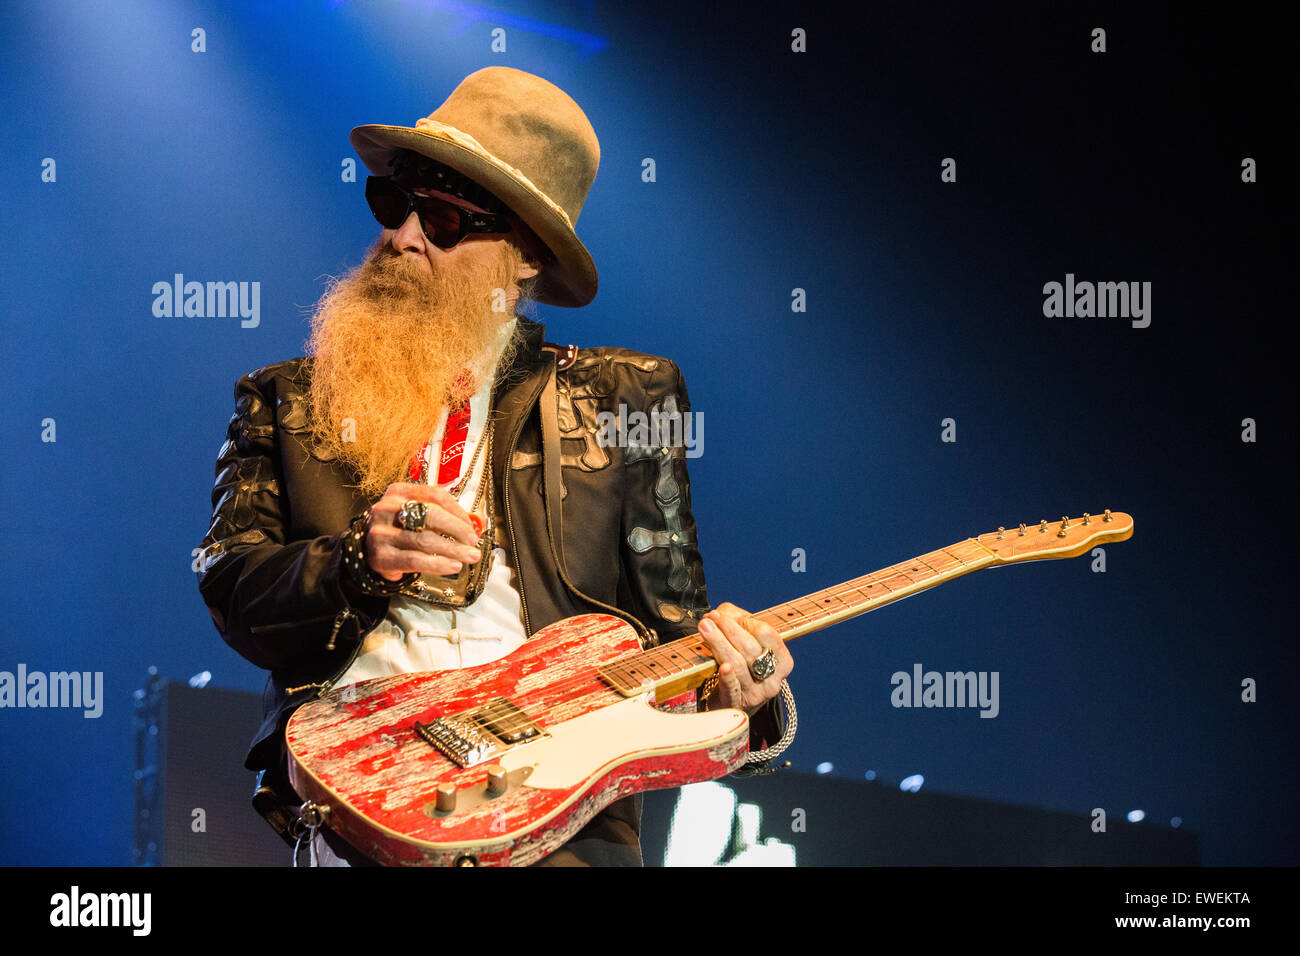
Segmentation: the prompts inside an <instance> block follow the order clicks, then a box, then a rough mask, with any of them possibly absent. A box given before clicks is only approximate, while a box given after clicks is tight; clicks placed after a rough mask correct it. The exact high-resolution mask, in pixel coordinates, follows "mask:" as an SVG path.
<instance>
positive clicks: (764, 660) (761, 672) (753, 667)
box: [749, 647, 776, 680]
mask: <svg viewBox="0 0 1300 956" xmlns="http://www.w3.org/2000/svg"><path fill="white" fill-rule="evenodd" d="M749 672H750V673H751V674H753V675H754V680H767V679H768V678H769V677H771V676H772V675H773V674H775V673H776V655H775V654H773V653H772V648H770V647H769V648H768V649H767V650H765V651H764V652H763V653H762V654H759V655H758V656H757V657H756V658H754V660H753V662H752V663H751V664H750V665H749Z"/></svg>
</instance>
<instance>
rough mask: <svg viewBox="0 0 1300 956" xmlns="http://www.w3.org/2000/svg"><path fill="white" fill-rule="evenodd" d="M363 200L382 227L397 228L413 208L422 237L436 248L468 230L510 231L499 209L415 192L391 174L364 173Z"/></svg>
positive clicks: (453, 242)
mask: <svg viewBox="0 0 1300 956" xmlns="http://www.w3.org/2000/svg"><path fill="white" fill-rule="evenodd" d="M366 202H368V203H370V211H371V212H373V213H374V214H375V219H377V220H379V224H380V225H381V226H383V227H384V228H385V229H397V228H399V227H400V226H401V225H402V223H404V222H406V218H407V217H408V216H409V215H410V214H411V211H412V210H414V211H415V212H417V213H418V214H419V216H420V228H421V229H423V230H424V235H425V237H426V238H427V239H428V240H429V241H430V242H432V243H433V244H434V245H435V246H437V247H438V248H439V249H450V248H451V247H452V246H454V245H456V243H458V242H460V241H461V240H462V239H464V238H465V237H466V236H468V235H470V234H472V233H504V232H509V231H510V220H509V219H507V218H506V217H505V215H504V214H502V213H487V212H471V211H470V210H468V209H465V208H463V207H461V206H457V205H456V204H455V203H450V202H447V201H446V200H444V199H436V198H434V197H433V196H417V195H415V194H414V193H412V192H408V191H407V190H406V189H403V188H402V187H401V186H399V185H397V183H395V182H393V179H392V177H391V176H367V177H366Z"/></svg>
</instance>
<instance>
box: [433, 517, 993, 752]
mask: <svg viewBox="0 0 1300 956" xmlns="http://www.w3.org/2000/svg"><path fill="white" fill-rule="evenodd" d="M965 544H967V542H960V543H959V544H958V545H952V546H950V547H960V546H962V545H965ZM940 555H946V556H947V557H949V558H951V559H953V560H956V561H957V562H958V565H954V566H951V567H946V568H944V569H943V570H939V569H937V568H933V567H930V565H929V564H928V563H927V562H926V561H925V560H924V558H927V557H932V556H940ZM978 557H983V555H979V556H978ZM917 563H920V564H922V565H924V566H925V567H926V570H927V571H929V572H931V573H932V575H933V576H941V575H943V574H946V573H948V572H949V571H952V570H954V569H955V568H956V567H959V566H960V567H966V566H967V565H968V564H971V563H974V562H973V561H969V562H968V561H962V560H961V558H959V557H957V556H956V555H953V554H951V553H950V552H949V550H948V549H947V548H940V549H939V550H938V551H932V552H928V553H927V554H925V555H922V556H920V557H918V558H913V559H912V560H911V561H904V562H900V563H899V564H897V565H892V566H890V567H887V568H882V569H880V570H879V571H874V572H872V573H870V574H867V575H862V576H861V577H858V578H853V579H851V580H850V581H846V582H842V583H841V584H838V585H833V586H832V587H829V588H825V589H823V590H821V591H815V592H813V593H812V594H808V595H805V596H803V597H800V598H795V599H794V600H793V601H789V602H786V603H785V604H778V605H775V606H774V607H772V608H769V609H767V610H765V611H760V612H758V613H757V614H755V615H753V616H754V617H758V618H762V617H764V616H771V615H777V614H778V613H779V612H780V610H781V609H783V608H789V609H790V610H791V611H793V612H794V613H795V614H798V615H799V617H800V618H801V619H803V621H807V622H811V623H813V624H817V623H820V621H821V620H822V619H824V618H825V617H827V616H829V615H828V614H825V613H818V612H822V611H823V610H824V608H823V605H822V604H821V601H823V600H829V599H832V598H834V599H836V600H839V601H840V602H841V604H843V605H844V606H845V607H847V608H849V609H850V610H857V609H867V605H869V604H870V603H871V602H873V601H875V600H877V599H879V598H881V597H884V596H885V594H892V593H894V591H893V590H891V589H889V587H888V585H887V584H884V580H885V579H887V578H889V577H893V576H895V575H897V574H902V576H903V577H904V578H907V579H908V580H909V581H910V582H911V583H912V584H923V583H925V582H926V581H927V580H929V577H928V576H926V575H924V573H923V574H922V577H921V578H920V579H919V580H913V579H912V578H910V577H909V576H908V575H907V573H906V572H907V571H909V570H910V571H913V572H916V571H919V569H918V568H916V567H915V566H914V565H916V564H917ZM859 582H870V583H869V584H867V585H866V586H869V587H871V586H875V585H876V584H880V585H881V586H882V587H885V588H886V592H885V594H865V593H863V592H862V585H861V584H860V583H859ZM898 590H902V588H899V589H898ZM854 591H856V592H858V599H857V600H856V601H855V602H854V603H849V602H846V601H844V600H843V597H844V596H846V595H848V594H849V593H850V592H854ZM803 602H808V603H810V604H811V605H812V607H811V611H812V613H809V612H808V611H804V610H802V609H800V608H799V607H796V606H795V605H796V604H799V603H803ZM835 613H838V611H837V612H835ZM788 621H789V618H788V617H785V616H781V617H780V618H779V619H778V621H775V622H769V623H772V624H773V626H774V627H775V628H776V629H777V631H778V633H780V631H781V625H784V624H787V623H788ZM803 621H801V622H800V623H802V622H803ZM683 640H684V641H687V642H689V644H688V646H692V649H695V647H698V646H699V645H703V644H704V642H703V640H702V638H700V635H699V633H698V632H697V633H695V634H692V635H687V636H686V637H685V638H682V639H679V640H678V641H672V642H670V643H669V644H668V645H661V646H660V647H658V648H651V649H649V650H646V651H642V652H640V653H639V654H633V655H629V657H626V658H621V659H618V660H614V661H610V662H608V663H605V664H600V665H597V666H596V667H595V668H594V669H593V672H592V673H588V674H585V675H584V674H579V675H575V676H573V677H571V678H567V679H565V680H562V681H559V682H556V683H555V684H551V685H548V686H547V687H544V688H538V689H537V690H535V691H530V692H526V693H524V694H520V695H516V696H514V697H513V698H510V699H505V698H503V699H502V700H501V701H499V702H491V703H489V704H485V705H484V706H483V707H480V708H477V709H475V710H474V711H471V714H472V715H473V716H474V717H476V718H478V719H479V720H481V721H486V722H488V723H492V724H493V725H495V726H499V727H501V728H502V730H503V731H504V732H506V733H509V732H512V731H514V730H518V729H519V728H521V727H526V726H528V725H529V724H531V723H533V721H532V719H531V718H529V717H528V716H527V715H526V714H521V713H518V712H517V711H518V710H522V707H521V706H520V705H521V704H522V703H523V702H525V701H528V700H530V699H532V698H536V697H539V696H543V695H553V694H555V693H557V692H565V691H568V690H576V689H577V688H579V687H583V686H588V685H590V686H591V687H592V690H591V692H589V693H587V694H584V695H583V696H581V697H575V698H570V699H568V700H567V701H566V703H568V704H571V705H574V706H577V705H579V704H582V703H585V702H586V701H588V700H590V699H592V698H595V697H600V696H605V695H606V694H607V693H608V692H609V691H611V690H612V691H615V692H617V688H616V687H612V686H611V685H610V684H609V683H608V681H607V680H606V679H605V678H604V677H603V676H602V675H601V671H602V670H603V671H606V672H609V673H610V674H611V676H613V677H614V678H615V679H620V678H619V675H618V674H616V673H614V672H615V671H616V670H621V671H623V675H622V678H621V680H622V681H624V682H625V686H645V684H644V683H642V684H640V685H633V678H632V677H631V674H632V673H634V671H635V668H634V666H633V665H634V664H635V663H639V664H641V665H642V666H643V667H644V668H645V669H646V670H648V671H650V672H651V674H652V676H653V677H655V678H656V679H658V678H661V677H663V676H668V677H671V676H673V674H674V673H678V674H680V673H684V672H685V671H687V670H690V669H691V668H692V667H696V666H698V665H699V664H700V663H702V661H701V660H698V659H697V660H694V661H692V662H691V663H689V664H688V665H687V666H686V667H682V668H680V669H677V670H675V671H674V667H675V665H673V664H671V663H669V661H668V660H663V659H661V658H663V656H664V652H666V651H667V650H668V649H669V648H670V647H671V645H672V644H678V643H681V641H683ZM677 653H680V652H674V653H668V654H667V657H668V658H669V659H671V658H672V657H675V656H677ZM696 653H697V654H698V651H697V652H696ZM698 656H699V657H701V658H708V657H711V656H712V655H709V654H698ZM656 666H659V667H663V668H666V669H667V674H666V675H654V674H653V671H654V668H655V667H656ZM445 716H456V715H445Z"/></svg>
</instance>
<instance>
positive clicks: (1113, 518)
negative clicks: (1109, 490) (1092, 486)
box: [975, 509, 1133, 564]
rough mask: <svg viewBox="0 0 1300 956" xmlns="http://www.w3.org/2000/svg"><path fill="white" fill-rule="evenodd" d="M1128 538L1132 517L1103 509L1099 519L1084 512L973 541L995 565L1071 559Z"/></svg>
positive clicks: (1004, 530) (1130, 533) (984, 535)
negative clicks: (993, 557)
mask: <svg viewBox="0 0 1300 956" xmlns="http://www.w3.org/2000/svg"><path fill="white" fill-rule="evenodd" d="M1131 537H1133V516H1132V515H1126V514H1124V513H1123V512H1121V511H1110V510H1109V509H1107V510H1106V512H1105V513H1104V514H1101V515H1090V514H1087V513H1086V512H1085V513H1084V515H1083V517H1082V518H1062V519H1061V520H1060V521H1042V522H1039V523H1038V524H1036V525H1027V526H1026V525H1023V524H1022V525H1021V526H1020V527H1018V528H1009V529H1008V528H999V529H998V530H997V531H990V532H989V533H988V534H982V535H980V536H979V537H978V538H976V539H975V540H976V541H978V542H979V543H980V544H982V545H984V547H986V548H988V549H989V550H990V551H992V552H993V553H994V554H995V555H996V556H997V558H998V563H999V564H1008V563H1010V562H1012V561H1039V560H1042V559H1045V558H1073V557H1077V556H1078V555H1081V554H1084V553H1086V552H1087V551H1089V550H1091V549H1092V548H1093V547H1095V546H1096V545H1099V544H1104V543H1106V542H1107V541H1127V540H1128V539H1129V538H1131Z"/></svg>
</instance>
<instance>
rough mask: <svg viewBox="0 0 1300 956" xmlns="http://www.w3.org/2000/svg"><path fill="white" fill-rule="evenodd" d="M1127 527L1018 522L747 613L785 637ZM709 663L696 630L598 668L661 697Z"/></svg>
mask: <svg viewBox="0 0 1300 956" xmlns="http://www.w3.org/2000/svg"><path fill="white" fill-rule="evenodd" d="M1132 534H1133V519H1132V518H1131V517H1129V516H1128V515H1125V514H1118V513H1116V514H1112V513H1111V512H1110V511H1107V512H1106V513H1105V517H1102V518H1094V517H1093V516H1091V515H1088V514H1085V515H1084V517H1083V518H1082V519H1073V520H1072V519H1070V518H1062V519H1061V520H1060V521H1058V522H1055V523H1052V524H1049V523H1048V522H1046V521H1043V522H1040V524H1039V525H1038V526H1036V527H1026V526H1025V525H1021V526H1020V528H1019V530H1016V531H1006V530H1005V529H1003V528H999V529H998V530H997V531H992V532H989V533H988V534H982V535H980V536H979V537H977V538H967V539H966V540H965V541H958V542H957V543H956V544H951V545H949V546H948V547H946V548H940V549H939V550H937V551H930V552H929V553H927V554H922V555H919V556H917V557H915V558H912V559H911V560H910V561H903V562H900V563H899V564H894V565H891V566H890V567H887V568H882V569H880V570H879V571H874V572H872V573H871V574H865V575H863V576H862V577H860V578H854V579H853V580H851V581H845V582H844V583H842V584H837V585H835V586H834V587H829V588H825V589H823V590H821V591H814V592H813V593H812V594H807V595H804V596H803V597H801V598H796V599H795V600H793V601H787V602H786V603H784V604H777V605H775V606H773V607H770V608H768V609H767V610H764V611H759V612H758V613H756V614H754V615H752V616H753V617H755V618H757V619H758V620H760V621H763V622H765V623H767V624H770V625H771V626H772V627H773V628H774V629H775V630H776V633H777V634H778V635H780V637H781V639H782V640H783V641H791V640H794V639H795V638H796V637H799V636H801V635H803V634H810V633H812V632H813V631H819V630H821V629H822V628H824V627H830V626H831V625H832V624H838V623H839V622H840V621H847V620H848V619H849V618H851V617H857V616H858V615H859V614H865V613H867V612H868V611H874V610H875V609H876V608H878V607H884V606H885V605H886V604H892V603H894V602H895V601H901V600H902V599H903V598H905V597H911V596H912V595H913V594H918V593H920V592H921V591H925V590H928V589H929V588H932V587H935V586H937V585H940V584H943V583H945V582H947V581H951V580H953V579H954V578H959V577H961V576H962V575H963V574H969V573H971V572H972V571H978V570H980V569H981V568H987V567H991V566H993V565H997V564H1009V563H1012V562H1018V561H1039V560H1047V559H1051V558H1068V557H1075V556H1077V555H1080V554H1083V553H1085V552H1086V551H1088V550H1089V549H1090V548H1092V547H1093V545H1095V544H1097V543H1100V542H1103V541H1123V540H1125V539H1127V538H1129V537H1131V536H1132ZM716 670H717V662H716V661H715V660H714V658H713V656H712V654H711V653H710V651H709V647H708V645H707V644H706V643H705V642H704V639H703V638H701V637H700V636H699V634H698V633H697V634H693V635H690V636H689V637H684V638H682V639H680V640H676V641H672V642H670V643H667V644H661V645H660V646H659V647H654V648H651V649H649V650H647V651H642V652H641V653H639V654H634V655H632V656H630V657H626V658H623V659H622V660H619V661H615V662H614V663H612V664H607V665H605V666H604V667H601V668H600V674H601V676H602V677H603V678H604V679H605V680H606V681H608V682H609V683H610V684H612V685H613V686H614V687H615V688H617V689H618V691H619V692H620V693H623V694H625V695H627V696H629V697H630V696H634V695H635V694H639V693H644V692H645V691H646V690H647V689H649V688H654V690H655V694H656V697H657V698H658V699H659V700H661V701H662V700H667V699H669V698H671V697H675V696H677V695H678V694H681V693H684V692H685V691H688V690H692V689H694V688H696V687H698V686H699V685H701V684H703V683H704V682H705V681H706V680H708V678H709V677H710V676H712V675H713V673H714V672H715V671H716Z"/></svg>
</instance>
